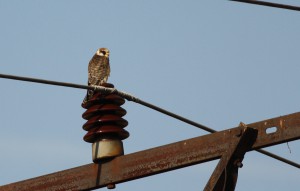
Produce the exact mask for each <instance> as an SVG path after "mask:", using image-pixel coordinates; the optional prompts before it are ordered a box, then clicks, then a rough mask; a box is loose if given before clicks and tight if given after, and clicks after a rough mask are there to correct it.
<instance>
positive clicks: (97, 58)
mask: <svg viewBox="0 0 300 191" xmlns="http://www.w3.org/2000/svg"><path fill="white" fill-rule="evenodd" d="M109 74H110V66H109V50H108V49H107V48H99V49H98V50H97V52H96V54H95V55H94V56H93V58H92V59H91V61H90V63H89V66H88V85H89V86H100V85H102V84H103V83H106V82H107V79H108V76H109ZM93 94H94V92H93V90H88V91H87V94H86V96H85V98H84V100H83V103H85V102H87V101H89V100H90V99H91V98H92V97H93Z"/></svg>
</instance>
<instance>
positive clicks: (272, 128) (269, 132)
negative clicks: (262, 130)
mask: <svg viewBox="0 0 300 191" xmlns="http://www.w3.org/2000/svg"><path fill="white" fill-rule="evenodd" d="M276 131H277V127H269V128H267V129H266V133H267V134H271V133H276Z"/></svg>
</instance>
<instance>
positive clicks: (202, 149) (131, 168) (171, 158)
mask: <svg viewBox="0 0 300 191" xmlns="http://www.w3.org/2000/svg"><path fill="white" fill-rule="evenodd" d="M247 126H248V127H251V128H253V129H256V130H257V131H258V133H257V139H256V141H255V143H254V144H253V146H252V147H251V149H249V150H247V151H250V150H254V149H259V148H263V147H267V146H271V145H276V144H279V143H283V142H287V141H293V140H297V139H300V113H294V114H290V115H286V116H282V117H277V118H273V119H268V120H264V121H260V122H257V123H252V124H248V125H247ZM269 128H273V129H274V128H275V130H276V131H275V132H270V133H268V129H269ZM240 133H241V127H237V128H232V129H227V130H224V131H220V132H216V133H213V134H209V135H204V136H200V137H196V138H192V139H187V140H184V141H180V142H176V143H172V144H169V145H164V146H160V147H157V148H152V149H148V150H145V151H140V152H136V153H132V154H127V155H124V156H120V157H116V158H115V159H113V160H111V161H109V162H106V163H102V164H93V163H92V164H88V165H84V166H80V167H76V168H72V169H68V170H64V171H60V172H56V173H53V174H49V175H45V176H40V177H37V178H32V179H28V180H24V181H21V182H16V183H12V184H8V185H4V186H1V187H0V191H15V190H18V191H36V190H43V191H62V190H92V189H96V188H101V187H106V186H107V185H109V184H117V183H121V182H126V181H130V180H134V179H138V178H143V177H146V176H150V175H155V174H158V173H163V172H167V171H171V170H175V169H178V168H183V167H187V166H191V165H195V164H199V163H203V162H207V161H211V160H215V159H218V158H221V157H222V155H223V154H224V153H225V151H226V150H227V149H228V148H231V147H230V145H231V144H232V142H231V140H234V139H236V138H237V137H236V135H238V134H240Z"/></svg>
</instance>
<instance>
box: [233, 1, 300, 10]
mask: <svg viewBox="0 0 300 191" xmlns="http://www.w3.org/2000/svg"><path fill="white" fill-rule="evenodd" d="M229 1H236V2H241V3H249V4H256V5H263V6H268V7H275V8H281V9H289V10H293V11H300V7H297V6H293V5H285V4H279V3H272V2H266V1H256V0H229Z"/></svg>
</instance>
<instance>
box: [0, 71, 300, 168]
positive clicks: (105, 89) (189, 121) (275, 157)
mask: <svg viewBox="0 0 300 191" xmlns="http://www.w3.org/2000/svg"><path fill="white" fill-rule="evenodd" d="M0 78H6V79H12V80H20V81H27V82H35V83H42V84H48V85H56V86H63V87H72V88H78V89H88V90H96V91H102V92H106V93H107V92H110V93H111V92H113V93H117V94H119V95H120V96H122V97H124V98H125V99H127V100H129V101H133V102H136V103H139V104H141V105H144V106H146V107H148V108H151V109H153V110H156V111H158V112H161V113H163V114H165V115H168V116H170V117H173V118H175V119H178V120H180V121H183V122H185V123H188V124H190V125H193V126H195V127H198V128H200V129H202V130H204V131H207V132H210V133H215V132H217V131H216V130H214V129H211V128H209V127H206V126H204V125H202V124H200V123H196V122H194V121H191V120H189V119H187V118H184V117H182V116H179V115H177V114H175V113H172V112H170V111H167V110H165V109H162V108H160V107H157V106H155V105H153V104H150V103H148V102H145V101H143V100H141V99H139V98H136V97H134V96H132V95H130V94H127V93H125V92H122V91H119V90H117V89H114V88H105V87H99V86H97V87H93V86H86V85H80V84H73V83H66V82H57V81H50V80H43V79H38V78H29V77H22V76H13V75H7V74H0ZM256 151H257V152H260V153H262V154H264V155H267V156H269V157H271V158H274V159H277V160H279V161H282V162H284V163H286V164H289V165H291V166H294V167H296V168H300V164H297V163H295V162H293V161H290V160H288V159H285V158H282V157H280V156H277V155H275V154H273V153H270V152H268V151H265V150H262V149H257V150H256Z"/></svg>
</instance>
